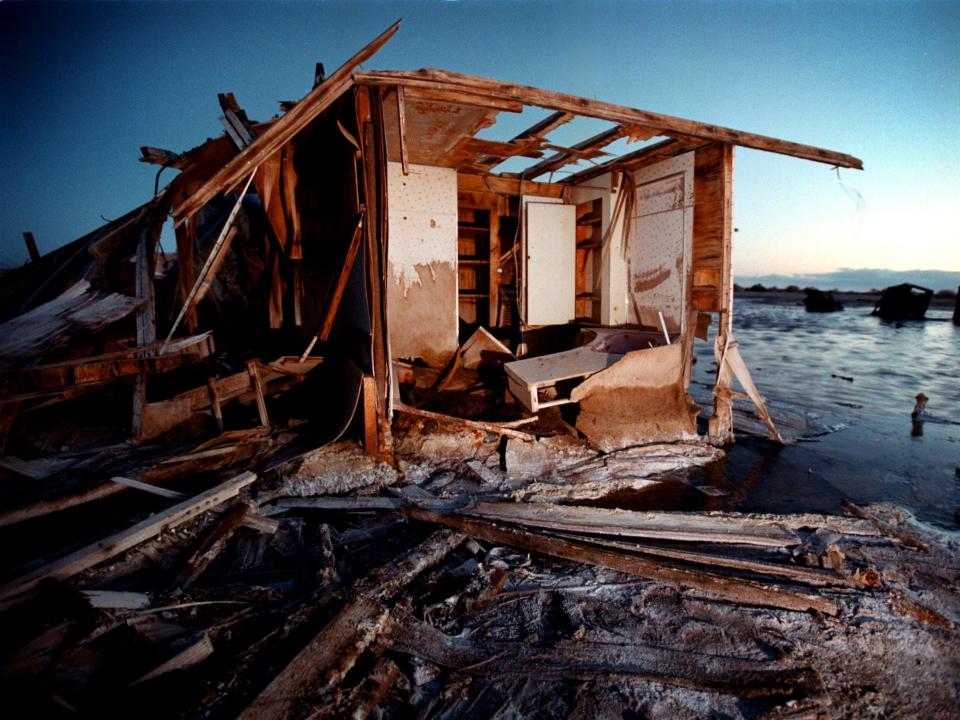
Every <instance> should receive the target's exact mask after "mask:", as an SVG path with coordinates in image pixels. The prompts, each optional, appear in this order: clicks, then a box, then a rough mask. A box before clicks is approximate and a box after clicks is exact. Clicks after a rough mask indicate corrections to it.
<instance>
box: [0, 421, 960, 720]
mask: <svg viewBox="0 0 960 720" xmlns="http://www.w3.org/2000/svg"><path fill="white" fill-rule="evenodd" d="M426 422H427V423H433V422H434V421H426ZM417 423H419V421H417V422H416V423H412V426H411V427H410V428H409V429H408V430H407V432H406V434H405V435H404V436H403V438H402V439H401V440H400V441H399V442H398V443H397V450H398V453H400V454H403V455H404V458H405V460H404V464H403V465H404V467H405V468H406V471H405V472H402V473H398V472H397V471H396V470H395V469H394V468H392V467H390V466H388V465H386V464H383V463H377V462H375V461H372V460H371V459H370V458H369V456H367V455H365V454H363V453H360V452H359V451H358V449H357V447H356V446H355V445H353V444H351V443H340V444H338V445H336V446H331V447H328V448H325V449H322V450H320V451H317V452H315V453H311V454H308V455H306V456H304V457H301V458H298V459H296V460H292V461H288V462H286V463H281V464H279V465H277V466H276V467H275V468H274V469H273V470H270V471H268V472H266V473H265V474H264V475H263V476H262V477H257V476H255V475H254V474H252V473H249V472H245V473H241V474H239V475H237V476H235V477H233V478H231V479H229V480H228V481H226V482H223V483H220V484H219V485H216V486H214V487H213V488H211V489H209V490H206V491H203V492H200V493H198V494H194V495H191V496H189V497H183V496H180V495H177V497H159V496H157V495H147V496H146V497H147V498H150V499H151V503H150V504H149V505H146V506H145V505H141V506H139V507H136V508H133V507H130V508H128V509H129V510H130V514H129V516H128V517H129V520H121V519H120V518H119V517H117V518H115V519H114V521H113V522H114V525H115V526H116V532H114V533H113V534H112V535H109V536H105V537H104V536H97V537H96V538H95V539H94V538H91V539H94V542H92V543H91V544H88V545H86V546H83V547H79V548H78V549H74V550H72V552H70V553H69V554H67V555H65V556H63V557H60V559H56V560H53V561H52V562H46V563H44V562H43V560H42V559H38V560H37V561H35V562H33V563H24V564H23V565H24V567H26V568H30V569H29V570H28V571H27V572H25V573H24V574H22V575H19V576H17V577H15V578H14V579H12V580H10V581H8V582H7V583H6V584H5V585H4V586H3V587H2V588H0V601H2V603H3V614H2V615H0V618H2V621H3V624H4V629H5V631H4V633H3V640H2V646H3V648H2V650H3V654H4V662H3V671H2V673H3V684H4V687H5V690H6V694H7V697H8V698H11V699H12V700H13V701H14V702H15V706H21V705H20V704H21V703H22V706H23V707H30V708H32V709H33V711H34V712H40V713H42V714H44V715H45V716H48V715H53V716H59V715H64V716H67V715H71V714H76V713H81V714H83V715H98V716H102V715H110V716H113V715H128V714H130V713H134V712H136V713H138V714H146V715H147V716H151V717H152V716H157V717H161V716H162V717H197V716H203V717H211V718H218V717H242V718H260V717H263V718H266V717H303V718H306V717H311V718H314V717H347V716H349V717H368V716H377V717H401V716H404V717H406V716H410V715H417V716H419V717H425V718H447V717H478V718H479V717H492V716H496V717H500V716H509V717H598V716H602V717H614V716H616V717H620V716H623V715H624V714H630V713H638V714H646V715H650V716H664V715H669V716H671V717H679V718H682V717H689V718H694V717H703V716H707V715H717V714H723V715H725V716H727V717H732V718H756V717H771V718H772V717H830V718H847V717H849V718H854V717H865V716H885V717H907V716H923V717H948V716H950V715H951V714H952V713H953V712H955V711H956V708H957V707H958V700H960V697H958V691H957V687H956V683H955V679H956V677H957V672H958V669H960V652H958V648H960V643H958V642H957V639H958V638H957V623H958V622H960V602H958V601H957V594H956V588H957V578H958V573H960V564H958V562H957V557H958V556H960V555H958V552H957V551H958V550H960V538H957V537H956V536H955V535H951V534H948V533H945V532H937V531H934V530H932V529H931V528H929V527H927V526H924V525H923V524H921V523H918V522H916V521H914V520H913V519H912V518H911V517H910V516H909V515H908V514H907V513H904V512H902V511H898V510H896V509H894V508H891V507H887V506H870V507H863V508H861V507H857V506H853V505H850V506H848V508H847V510H848V512H849V513H851V514H852V517H851V516H846V517H844V516H818V515H786V516H767V515H745V514H737V513H719V512H700V513H696V512H687V513H678V512H664V511H630V510H618V509H605V508H602V507H597V506H591V505H589V504H583V503H582V501H580V499H579V497H578V496H577V495H576V494H573V495H572V496H568V497H564V498H562V500H561V502H560V504H558V503H557V502H556V500H558V499H559V498H557V497H550V498H544V497H537V498H536V499H537V500H538V501H537V502H529V501H524V500H523V499H520V498H522V497H523V495H524V490H525V489H526V490H528V491H529V488H530V487H531V486H532V485H531V483H532V482H533V481H532V480H531V479H529V478H528V479H524V477H525V472H526V470H525V467H526V468H527V469H528V468H529V466H530V464H531V463H532V462H533V460H531V459H530V458H527V459H526V461H525V462H526V466H525V465H524V461H519V460H518V461H514V465H513V466H514V468H515V469H516V470H517V472H515V473H511V472H510V470H509V464H508V469H503V468H501V467H500V465H499V460H498V457H499V456H500V453H499V452H498V445H499V444H500V443H498V442H497V438H496V436H495V435H492V434H487V433H484V432H480V431H477V432H476V435H475V436H474V437H472V438H467V437H465V436H464V433H463V432H462V431H458V430H457V429H456V428H455V427H453V426H450V427H448V428H447V429H446V430H447V431H446V432H443V429H442V428H437V427H428V428H422V427H417ZM438 430H439V432H437V431H438ZM437 437H441V438H446V439H445V440H443V441H442V442H438V441H437V440H436V438H437ZM430 443H432V444H433V447H439V446H440V445H441V444H442V443H446V444H447V445H448V447H450V448H453V447H455V446H457V445H459V446H460V447H461V449H462V448H463V446H464V445H465V444H469V445H471V446H472V447H474V449H475V452H474V453H473V454H472V456H471V455H470V454H465V453H460V457H459V458H458V459H455V456H456V454H455V453H453V452H451V453H450V454H449V459H442V458H441V459H438V460H431V459H430V458H428V457H425V456H423V455H418V454H416V453H415V452H412V451H411V449H413V448H418V447H423V446H424V445H429V444H430ZM512 443H520V444H525V445H526V444H532V443H529V442H524V441H518V440H510V439H508V440H507V444H508V446H509V445H510V444H512ZM407 451H411V454H405V453H406V452H407ZM514 457H516V455H514ZM361 458H363V459H361ZM601 459H603V460H606V462H608V463H611V462H619V463H623V465H624V467H626V465H627V463H629V462H630V459H629V457H620V458H617V457H616V455H614V456H612V457H605V456H598V457H597V458H594V459H592V460H591V459H581V460H572V461H571V462H569V463H568V464H567V465H566V466H565V467H563V466H562V465H563V464H562V463H561V464H560V466H558V465H554V468H555V469H554V470H552V471H550V472H549V473H547V474H546V476H547V477H552V478H553V481H552V482H553V483H554V484H553V487H555V488H557V489H560V488H564V487H566V488H571V489H572V488H576V487H577V482H576V477H577V473H581V474H582V473H583V472H584V468H585V467H587V466H590V467H593V468H594V469H595V471H596V472H598V473H601V474H602V473H603V472H604V471H605V469H604V465H603V463H602V462H598V461H599V460H601ZM350 465H354V466H355V467H354V469H353V471H352V472H351V471H348V470H343V468H345V467H348V466H350ZM637 467H641V468H642V467H643V463H642V462H641V463H637ZM330 468H340V469H339V470H337V471H336V476H337V482H336V483H332V482H331V478H332V476H331V475H330V474H329V469H330ZM534 477H536V476H534ZM659 477H662V476H653V477H650V478H648V481H649V482H651V483H652V484H654V485H655V484H656V483H657V478H659ZM564 479H566V480H569V481H570V482H569V483H568V484H566V485H565V484H564ZM411 480H415V482H413V481H411ZM533 484H541V485H542V484H544V483H533ZM137 518H142V519H140V520H139V522H132V524H129V525H126V524H125V523H130V522H131V521H133V520H136V519H137ZM88 532H89V528H88ZM78 537H80V536H78ZM48 554H53V555H57V554H58V553H48ZM921 667H922V671H918V668H921Z"/></svg>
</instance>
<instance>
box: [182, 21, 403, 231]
mask: <svg viewBox="0 0 960 720" xmlns="http://www.w3.org/2000/svg"><path fill="white" fill-rule="evenodd" d="M399 27H400V21H399V20H398V21H397V22H395V23H394V24H393V25H391V26H390V27H389V28H387V30H385V31H384V32H383V33H381V34H380V35H379V36H377V37H376V38H375V39H374V40H373V41H372V42H370V43H369V44H368V45H366V46H365V47H364V48H363V49H362V50H361V51H360V52H358V53H357V54H356V55H354V56H353V57H352V58H350V59H349V60H348V61H347V62H346V63H344V64H343V65H341V66H340V67H339V68H337V70H336V72H334V73H333V74H332V75H331V76H330V77H329V78H327V79H326V80H325V81H324V82H322V83H321V84H320V85H318V86H317V87H315V88H314V89H313V90H311V91H310V92H309V93H308V94H307V95H306V97H304V98H303V99H302V100H301V101H300V102H298V103H297V105H296V106H295V107H293V108H291V109H290V112H288V113H287V114H286V115H284V116H283V117H282V118H280V119H279V120H277V122H275V123H274V124H273V125H271V126H270V127H269V128H267V129H266V130H265V131H264V132H263V134H261V135H260V136H259V137H257V139H256V140H254V141H253V142H252V143H250V145H249V146H248V147H247V148H246V149H245V150H244V151H243V152H241V153H240V154H239V155H237V156H236V157H235V158H233V159H232V160H230V162H228V163H227V164H226V165H225V166H224V167H223V168H222V169H221V170H219V171H218V172H217V173H215V174H214V175H213V176H212V177H211V178H209V179H208V180H207V181H206V182H204V183H203V185H201V186H200V187H199V188H198V189H197V190H196V191H195V192H194V193H193V194H191V195H190V197H188V198H187V199H186V200H184V201H182V202H181V203H180V204H179V205H177V206H176V207H175V208H174V209H173V217H174V220H175V224H177V225H180V224H182V223H183V222H184V221H185V220H186V219H187V218H189V217H191V216H192V215H193V214H194V213H195V212H197V211H198V210H199V209H200V208H202V207H203V206H204V205H206V204H207V203H208V202H209V201H210V200H212V199H213V198H214V197H215V196H216V195H217V194H219V193H221V192H224V191H226V190H228V189H229V188H231V187H233V186H234V185H236V184H237V183H239V182H240V181H241V180H242V179H243V178H244V177H246V176H247V175H250V174H251V173H252V172H253V171H254V170H255V169H256V168H257V167H258V166H259V165H260V164H261V163H262V162H263V161H264V160H266V159H267V158H268V157H270V156H271V155H273V153H275V152H276V151H277V150H279V149H280V148H281V147H283V146H284V145H285V144H286V143H288V142H289V141H290V140H291V139H292V138H293V137H294V136H295V135H296V134H297V133H299V132H300V131H301V130H303V129H304V128H305V127H306V126H307V125H309V124H310V123H311V122H312V121H313V120H314V119H316V118H317V116H319V115H320V114H321V113H322V112H323V111H324V110H326V109H327V108H328V107H330V106H331V105H332V104H333V102H334V101H335V100H336V99H337V98H339V97H340V96H341V95H342V94H343V93H344V92H345V91H346V90H348V89H349V88H350V87H351V86H352V85H353V77H352V73H353V71H354V70H355V69H356V68H357V67H358V66H359V65H360V64H361V63H363V62H366V61H367V60H369V59H370V58H371V57H372V56H373V55H374V54H376V52H377V51H378V50H380V48H382V47H383V46H384V45H385V44H386V43H387V41H388V40H389V39H390V38H391V37H393V35H394V33H396V32H397V30H398V29H399Z"/></svg>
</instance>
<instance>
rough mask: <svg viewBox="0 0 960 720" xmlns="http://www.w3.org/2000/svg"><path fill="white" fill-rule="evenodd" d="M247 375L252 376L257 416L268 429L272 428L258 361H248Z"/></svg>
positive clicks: (251, 382)
mask: <svg viewBox="0 0 960 720" xmlns="http://www.w3.org/2000/svg"><path fill="white" fill-rule="evenodd" d="M247 375H249V376H250V384H251V386H252V387H253V393H254V398H255V399H256V401H257V414H258V415H259V416H260V424H261V425H262V426H263V427H265V428H268V427H270V417H269V416H268V415H267V401H266V400H265V399H264V397H263V383H262V382H261V381H260V371H259V370H258V369H257V361H256V360H248V361H247Z"/></svg>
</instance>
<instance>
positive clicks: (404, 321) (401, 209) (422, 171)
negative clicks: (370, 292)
mask: <svg viewBox="0 0 960 720" xmlns="http://www.w3.org/2000/svg"><path fill="white" fill-rule="evenodd" d="M409 170H410V174H409V175H404V174H403V169H402V166H401V165H400V163H395V162H390V163H388V164H387V191H388V195H389V214H388V223H389V237H390V242H389V248H388V251H387V260H388V273H389V277H388V278H387V317H388V321H389V327H390V352H391V355H392V356H393V357H394V358H397V359H416V358H419V359H421V360H423V361H424V362H426V363H427V364H428V365H430V366H431V367H440V366H442V365H444V364H445V363H446V362H447V360H449V358H450V357H451V355H452V354H453V353H454V352H455V351H456V349H457V331H458V309H457V172H456V170H452V169H448V168H437V167H429V166H426V165H410V166H409Z"/></svg>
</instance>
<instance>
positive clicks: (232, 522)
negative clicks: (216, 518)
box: [176, 503, 250, 589]
mask: <svg viewBox="0 0 960 720" xmlns="http://www.w3.org/2000/svg"><path fill="white" fill-rule="evenodd" d="M249 511H250V506H249V505H246V504H245V503H237V504H236V505H234V506H233V507H232V508H231V509H230V511H229V512H227V514H226V516H225V517H224V518H223V520H222V521H221V522H220V523H219V524H218V525H217V526H216V527H215V528H214V529H213V530H212V531H211V532H210V533H209V534H208V535H207V536H206V537H205V538H204V539H203V541H202V542H201V543H200V546H199V547H198V548H197V549H196V550H195V551H194V553H193V554H192V555H191V556H190V558H189V559H188V560H187V562H186V564H185V565H184V567H183V570H181V571H180V574H179V575H178V576H177V579H176V584H177V585H179V586H180V587H181V588H184V589H185V588H188V587H190V586H191V585H193V583H194V582H196V580H197V579H198V578H199V577H200V576H201V575H202V574H203V573H204V571H206V569H207V568H208V567H210V564H211V563H212V562H213V561H214V560H216V559H217V556H218V555H219V554H220V553H221V552H222V551H223V548H224V547H226V544H227V542H229V540H230V538H231V537H233V534H234V533H235V532H236V531H237V529H238V528H239V527H240V526H241V525H242V524H243V519H244V518H245V517H246V516H247V513H248V512H249Z"/></svg>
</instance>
